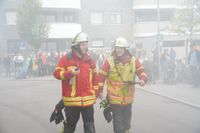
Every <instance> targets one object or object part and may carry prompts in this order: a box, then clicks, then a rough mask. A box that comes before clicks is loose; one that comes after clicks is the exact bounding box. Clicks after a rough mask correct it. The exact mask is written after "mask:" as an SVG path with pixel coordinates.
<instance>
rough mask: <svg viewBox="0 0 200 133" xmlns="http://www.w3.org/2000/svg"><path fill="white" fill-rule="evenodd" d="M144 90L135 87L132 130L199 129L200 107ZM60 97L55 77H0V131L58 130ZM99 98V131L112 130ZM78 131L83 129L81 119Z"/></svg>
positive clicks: (194, 132)
mask: <svg viewBox="0 0 200 133" xmlns="http://www.w3.org/2000/svg"><path fill="white" fill-rule="evenodd" d="M155 87H156V85H155V86H154V88H155ZM145 89H148V86H146V87H145V88H144V90H145ZM144 90H143V89H139V88H137V89H136V95H135V103H134V104H133V116H132V128H131V133H199V132H200V127H199V123H200V109H199V108H195V107H192V106H188V105H187V104H183V103H181V102H178V101H175V100H173V99H169V98H167V97H162V96H161V95H155V94H153V93H150V92H147V91H144ZM60 98H61V86H60V81H57V80H54V79H47V80H43V79H41V80H40V79H30V80H13V79H7V80H0V133H35V132H38V133H59V132H60V130H61V127H62V124H59V125H55V124H54V123H50V122H49V117H50V115H51V113H52V111H53V109H54V106H55V104H56V103H57V102H58V101H59V99H60ZM99 101H100V100H98V101H97V104H96V105H95V126H96V132H97V133H103V132H104V133H112V132H113V131H112V123H109V124H107V122H106V121H105V120H104V118H103V114H102V109H100V108H99V105H98V103H99ZM76 133H83V126H82V119H81V120H80V121H79V123H78V125H77V128H76Z"/></svg>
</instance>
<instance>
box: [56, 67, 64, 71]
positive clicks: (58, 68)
mask: <svg viewBox="0 0 200 133" xmlns="http://www.w3.org/2000/svg"><path fill="white" fill-rule="evenodd" d="M56 70H63V71H64V70H65V68H62V67H56Z"/></svg>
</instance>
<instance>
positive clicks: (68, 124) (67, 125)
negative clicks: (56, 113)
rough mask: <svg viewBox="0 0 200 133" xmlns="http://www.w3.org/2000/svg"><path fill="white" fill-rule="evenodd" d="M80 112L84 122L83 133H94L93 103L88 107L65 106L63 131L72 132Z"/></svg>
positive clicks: (65, 132)
mask: <svg viewBox="0 0 200 133" xmlns="http://www.w3.org/2000/svg"><path fill="white" fill-rule="evenodd" d="M80 114H81V115H82V119H83V123H84V133H95V127H94V108H93V105H92V106H88V107H66V108H65V115H66V121H65V122H64V133H74V131H75V129H76V124H77V122H78V120H79V118H80Z"/></svg>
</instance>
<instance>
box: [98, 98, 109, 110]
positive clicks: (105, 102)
mask: <svg viewBox="0 0 200 133" xmlns="http://www.w3.org/2000/svg"><path fill="white" fill-rule="evenodd" d="M99 105H100V108H103V109H105V108H107V107H108V106H109V102H108V100H106V99H104V100H102V101H101V102H100V103H99Z"/></svg>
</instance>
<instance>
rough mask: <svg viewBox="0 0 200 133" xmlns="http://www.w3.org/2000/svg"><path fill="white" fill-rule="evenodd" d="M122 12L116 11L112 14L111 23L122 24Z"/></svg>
mask: <svg viewBox="0 0 200 133" xmlns="http://www.w3.org/2000/svg"><path fill="white" fill-rule="evenodd" d="M121 16H122V15H121V13H120V12H115V13H112V14H111V17H110V19H111V24H122V17H121Z"/></svg>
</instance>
